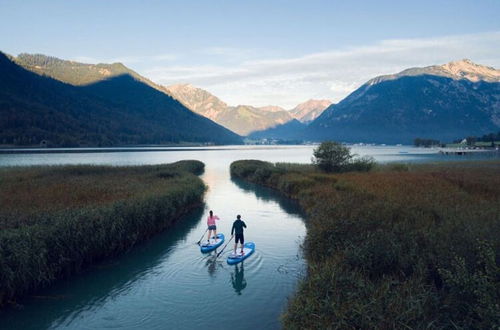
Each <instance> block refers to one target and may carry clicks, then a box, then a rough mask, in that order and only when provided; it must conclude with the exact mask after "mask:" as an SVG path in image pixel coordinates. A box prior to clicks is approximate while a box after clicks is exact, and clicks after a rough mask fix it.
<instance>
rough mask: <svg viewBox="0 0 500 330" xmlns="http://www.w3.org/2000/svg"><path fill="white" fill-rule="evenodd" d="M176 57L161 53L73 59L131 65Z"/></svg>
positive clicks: (169, 59) (83, 61)
mask: <svg viewBox="0 0 500 330" xmlns="http://www.w3.org/2000/svg"><path fill="white" fill-rule="evenodd" d="M175 59H177V55H175V54H160V55H145V56H123V57H112V58H95V57H89V56H76V57H73V58H72V59H71V60H73V61H76V62H82V63H88V64H97V63H116V62H120V63H124V64H126V65H130V64H136V63H147V62H165V61H174V60H175Z"/></svg>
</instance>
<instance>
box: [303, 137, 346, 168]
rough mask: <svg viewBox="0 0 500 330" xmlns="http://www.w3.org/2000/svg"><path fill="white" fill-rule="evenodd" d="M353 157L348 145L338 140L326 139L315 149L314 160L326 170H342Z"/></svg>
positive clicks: (319, 166)
mask: <svg viewBox="0 0 500 330" xmlns="http://www.w3.org/2000/svg"><path fill="white" fill-rule="evenodd" d="M352 157H353V155H351V150H350V149H349V148H348V147H345V146H343V145H342V144H340V143H338V142H334V141H325V142H322V143H321V144H320V145H319V146H318V147H317V148H315V149H314V151H313V158H312V162H313V164H315V165H316V166H318V168H320V169H321V170H323V171H325V172H340V171H341V170H342V169H343V168H345V167H346V166H347V165H348V164H349V162H350V161H351V159H352Z"/></svg>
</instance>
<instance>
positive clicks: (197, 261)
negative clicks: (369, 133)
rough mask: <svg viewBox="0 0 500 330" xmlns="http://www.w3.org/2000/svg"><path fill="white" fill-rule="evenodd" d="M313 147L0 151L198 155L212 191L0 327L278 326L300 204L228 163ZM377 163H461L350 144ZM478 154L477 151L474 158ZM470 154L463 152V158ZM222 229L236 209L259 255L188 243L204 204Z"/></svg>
mask: <svg viewBox="0 0 500 330" xmlns="http://www.w3.org/2000/svg"><path fill="white" fill-rule="evenodd" d="M312 148H313V147H312V146H295V147H293V146H287V147H224V148H215V147H214V148H202V149H199V148H198V149H196V150H194V149H181V150H179V149H172V150H171V151H143V152H137V151H132V152H100V153H92V152H89V153H57V154H8V155H1V154H0V166H16V165H38V164H82V163H84V164H111V165H136V164H158V163H170V162H174V161H177V160H181V159H198V160H201V161H203V162H204V163H205V164H206V169H205V173H204V174H203V175H202V179H203V180H204V182H205V183H206V184H207V185H208V187H209V190H208V192H207V194H206V196H205V202H206V205H205V207H204V208H200V209H197V210H194V211H193V212H192V213H191V214H189V215H188V216H186V217H184V218H183V219H182V220H181V221H179V222H178V224H177V225H176V226H174V227H173V228H171V229H170V230H168V232H166V233H162V234H159V235H157V236H156V237H155V238H153V239H152V240H150V241H148V242H145V243H143V244H140V245H139V246H137V247H135V248H134V249H132V250H131V251H130V252H128V253H127V254H125V255H123V256H122V257H120V258H118V259H115V260H112V261H110V262H107V263H103V264H100V265H98V266H95V267H92V268H91V269H89V270H88V271H86V272H85V273H83V274H80V275H78V276H75V277H73V278H71V279H70V280H66V281H60V282H58V283H57V284H55V285H53V286H51V287H50V288H48V289H46V290H44V291H42V292H39V293H37V296H33V297H29V298H27V299H25V300H24V301H23V305H24V306H23V307H22V308H20V309H10V310H5V311H2V312H0V328H1V329H45V328H50V329H52V328H61V329H107V328H126V329H167V328H170V329H193V328H201V327H207V328H209V329H210V328H217V329H276V328H279V327H280V323H279V316H280V314H281V313H282V311H283V309H284V308H285V306H286V303H287V299H288V298H289V297H290V296H291V295H292V294H293V293H294V290H295V288H296V285H297V282H298V280H299V279H300V278H301V276H303V272H304V260H303V259H302V256H301V253H300V244H301V242H302V241H303V238H304V235H305V226H304V221H303V215H302V214H301V213H300V210H299V209H298V207H297V205H296V204H294V203H293V202H291V201H289V200H287V199H284V198H282V197H281V196H280V195H279V194H277V193H275V192H273V191H270V190H268V189H264V188H260V187H256V186H254V185H251V184H246V183H243V182H239V181H232V180H231V178H230V175H229V164H230V163H231V162H232V161H234V160H238V159H261V160H268V161H273V162H276V161H282V162H301V163H308V162H310V158H311V155H312ZM353 151H354V152H356V153H358V154H359V155H372V156H374V157H375V159H377V160H378V161H380V162H390V161H403V162H426V161H440V160H450V159H454V160H463V159H464V158H463V156H462V157H451V156H441V155H438V154H436V153H435V152H433V151H429V150H421V149H415V148H412V147H404V146H402V147H354V148H353ZM475 157H476V158H477V157H478V156H475ZM469 159H470V158H469ZM209 209H213V210H214V211H215V213H216V214H217V215H219V217H220V218H221V219H222V220H220V222H219V224H218V228H219V230H220V231H221V232H223V233H225V234H226V235H228V234H229V230H230V228H231V224H232V220H234V218H235V216H236V214H241V215H242V217H243V219H244V220H245V221H246V223H247V225H248V229H247V231H246V235H245V237H246V239H247V241H254V242H255V243H256V253H255V254H254V255H253V256H252V257H250V258H248V259H247V260H245V261H244V262H243V263H242V264H240V265H237V266H228V265H227V264H226V263H225V258H224V257H225V255H226V252H227V253H229V247H228V249H227V250H226V252H225V253H224V254H223V255H222V256H221V257H220V258H219V259H218V260H214V254H213V253H212V254H206V255H203V254H201V253H200V251H199V247H198V246H197V245H196V244H195V242H197V241H198V240H199V239H200V236H201V235H202V233H203V232H204V230H205V218H206V216H207V214H208V210H209Z"/></svg>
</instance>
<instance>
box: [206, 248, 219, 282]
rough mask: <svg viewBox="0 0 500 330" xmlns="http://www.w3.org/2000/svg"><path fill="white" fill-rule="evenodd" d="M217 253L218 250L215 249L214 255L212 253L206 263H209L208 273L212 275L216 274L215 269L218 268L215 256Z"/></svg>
mask: <svg viewBox="0 0 500 330" xmlns="http://www.w3.org/2000/svg"><path fill="white" fill-rule="evenodd" d="M216 255H217V250H215V252H214V254H213V255H212V254H211V255H210V256H209V257H208V258H207V262H206V265H207V269H208V274H209V275H210V276H213V275H214V274H215V270H216V269H217V259H216V258H215V256H216Z"/></svg>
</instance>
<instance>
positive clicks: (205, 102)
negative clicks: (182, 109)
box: [165, 84, 228, 126]
mask: <svg viewBox="0 0 500 330" xmlns="http://www.w3.org/2000/svg"><path fill="white" fill-rule="evenodd" d="M165 90H166V91H167V93H168V94H169V95H171V96H172V97H174V98H175V99H177V100H179V102H181V103H182V104H184V105H185V106H186V107H187V108H188V109H190V110H192V111H194V112H196V113H198V114H200V115H202V116H205V117H207V118H210V119H211V120H213V121H216V122H217V117H218V116H219V115H220V114H221V113H222V112H224V111H226V110H227V108H228V105H227V104H226V103H224V102H222V101H221V100H220V99H218V98H217V97H215V96H214V95H212V94H210V93H209V92H207V91H206V90H203V89H201V88H197V87H194V86H193V85H190V84H178V85H171V86H167V87H165ZM220 124H221V125H223V124H222V123H220ZM223 126H224V125H223Z"/></svg>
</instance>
